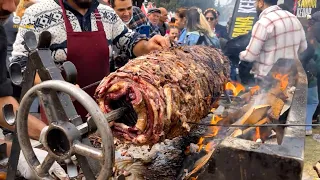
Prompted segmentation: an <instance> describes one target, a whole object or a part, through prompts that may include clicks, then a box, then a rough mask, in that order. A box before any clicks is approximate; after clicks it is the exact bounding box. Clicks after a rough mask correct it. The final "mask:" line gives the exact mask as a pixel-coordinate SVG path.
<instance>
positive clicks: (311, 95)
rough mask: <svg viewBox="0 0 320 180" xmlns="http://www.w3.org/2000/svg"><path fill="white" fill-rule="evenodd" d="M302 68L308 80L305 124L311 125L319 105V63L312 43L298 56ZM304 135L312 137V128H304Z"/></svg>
mask: <svg viewBox="0 0 320 180" xmlns="http://www.w3.org/2000/svg"><path fill="white" fill-rule="evenodd" d="M299 59H300V61H301V63H302V66H303V68H304V70H305V72H306V74H307V79H308V93H307V117H306V124H312V117H313V114H314V113H315V111H316V109H317V106H318V104H319V99H318V86H317V76H318V73H320V72H318V71H319V70H318V69H319V67H317V64H318V63H319V62H317V61H319V60H318V59H317V58H316V56H315V49H314V46H313V44H312V43H310V42H309V43H308V48H307V49H306V50H305V51H304V52H303V53H301V54H300V57H299ZM306 135H307V136H310V135H312V127H311V126H307V127H306Z"/></svg>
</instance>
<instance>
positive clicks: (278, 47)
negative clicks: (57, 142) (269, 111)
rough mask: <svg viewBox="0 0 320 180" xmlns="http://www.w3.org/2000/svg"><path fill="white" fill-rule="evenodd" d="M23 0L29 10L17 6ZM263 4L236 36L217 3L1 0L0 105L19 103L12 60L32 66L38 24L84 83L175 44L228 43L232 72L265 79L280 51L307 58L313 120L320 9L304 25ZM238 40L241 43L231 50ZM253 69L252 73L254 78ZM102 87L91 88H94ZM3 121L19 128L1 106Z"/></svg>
mask: <svg viewBox="0 0 320 180" xmlns="http://www.w3.org/2000/svg"><path fill="white" fill-rule="evenodd" d="M19 3H20V4H19ZM18 4H19V5H20V7H22V9H23V10H20V11H16V8H17V6H18ZM21 4H23V5H21ZM18 7H19V6H18ZM256 9H257V13H258V17H259V18H258V21H257V22H256V23H255V24H254V27H253V29H252V31H251V32H250V33H248V34H246V35H243V36H240V37H237V38H235V39H230V36H229V34H228V33H229V32H228V29H227V27H225V26H222V25H220V24H219V16H220V13H219V12H218V11H217V10H215V9H213V8H209V9H206V10H205V11H202V10H201V9H199V8H197V7H190V8H184V7H181V8H179V9H177V10H176V12H175V16H174V17H173V18H171V19H168V12H167V10H166V9H165V8H163V7H160V8H153V9H149V10H148V12H147V14H144V13H143V12H142V10H141V9H140V8H139V7H135V6H133V2H132V0H110V1H109V5H103V4H101V3H99V2H98V0H43V1H35V0H20V2H19V1H17V0H0V60H1V62H0V63H1V64H0V68H1V74H0V75H1V76H0V77H1V78H0V84H1V85H0V105H1V106H3V105H4V104H13V105H14V108H15V110H17V109H18V107H19V104H18V102H17V100H16V98H19V95H20V93H19V87H15V86H13V85H12V83H11V81H10V79H9V76H8V67H10V64H12V63H19V64H20V65H21V67H22V69H24V68H25V67H26V62H27V61H28V51H27V50H26V46H25V45H24V43H23V42H24V39H23V38H24V35H25V33H26V32H27V31H33V32H34V33H35V35H36V36H37V39H38V37H39V35H40V33H41V32H43V31H49V32H50V33H51V34H52V39H51V46H50V50H51V51H52V57H53V59H54V61H55V62H56V63H57V65H58V66H59V65H60V64H61V63H63V62H64V61H66V60H67V61H71V62H72V63H74V64H75V66H76V68H77V71H78V78H77V79H78V82H77V85H78V86H80V87H84V86H87V85H90V84H92V83H95V82H97V81H99V80H101V79H102V78H103V77H104V76H106V75H107V74H109V73H110V72H112V71H115V70H116V69H118V68H120V67H121V66H123V65H124V64H125V63H127V62H128V60H129V59H131V58H134V57H137V56H141V55H144V54H147V53H149V52H151V51H153V50H161V49H163V48H168V47H170V46H171V45H173V44H176V45H189V46H192V45H205V46H210V47H213V48H218V49H221V50H222V51H223V52H224V53H225V54H226V55H227V56H228V57H229V59H230V61H231V79H232V80H234V81H241V82H242V83H244V84H245V83H246V82H250V83H257V82H260V81H263V78H264V77H265V76H266V75H267V74H268V72H269V71H270V70H271V68H272V67H273V65H274V64H275V63H276V62H277V60H279V59H281V58H284V59H300V60H301V62H302V64H303V67H304V68H305V71H306V73H307V76H308V102H307V118H306V124H311V123H312V120H313V119H316V117H317V115H318V114H320V112H316V113H315V111H316V109H317V107H318V104H319V98H320V97H319V96H318V94H319V93H320V91H319V90H320V88H319V89H318V86H319V85H318V84H319V83H320V77H319V76H320V45H319V43H320V34H319V32H320V31H319V30H320V29H319V28H320V18H319V17H320V15H319V13H314V14H313V15H312V16H309V17H308V19H309V24H308V26H303V25H302V24H301V22H300V21H299V20H298V18H297V17H296V16H295V15H293V14H292V12H291V11H290V9H288V8H286V6H285V5H279V6H278V5H277V0H256ZM17 24H18V26H17ZM236 40H237V41H241V43H240V44H242V45H241V46H239V47H238V49H237V50H234V49H231V50H230V47H231V46H230V44H231V43H233V42H235V41H236ZM249 71H250V73H249ZM239 77H240V78H239ZM249 77H250V78H253V80H252V81H248V79H250V78H249ZM38 83H41V79H40V78H39V76H38V75H36V78H35V82H34V84H38ZM95 88H96V87H92V88H89V89H87V90H86V92H87V93H88V94H89V95H91V96H93V93H94V90H95ZM76 108H77V111H78V113H80V115H82V116H83V117H84V116H85V115H86V111H85V110H84V109H81V107H79V106H78V105H77V104H76ZM313 116H314V117H313ZM29 124H30V125H29V134H30V136H31V137H32V138H34V139H37V140H38V139H40V140H41V136H42V135H43V134H44V132H45V130H46V124H44V123H43V122H42V121H40V120H39V119H37V118H36V117H34V116H31V115H30V116H29ZM0 125H1V126H2V127H5V128H7V129H11V130H12V129H13V127H10V126H8V125H6V123H5V122H4V119H3V114H2V111H0ZM306 134H307V135H311V134H312V127H311V126H308V127H306ZM1 142H6V141H1ZM6 143H8V144H10V142H6ZM8 147H9V148H8V155H9V154H10V146H8ZM37 151H38V150H37ZM43 153H45V152H42V151H41V153H39V154H43ZM22 159H23V157H22ZM23 162H24V161H23ZM22 164H23V163H22ZM24 165H25V166H28V165H26V163H25V164H24ZM53 169H55V170H56V171H58V172H60V177H59V178H60V179H66V178H67V175H66V173H61V171H63V170H61V167H59V166H55V167H53ZM20 171H22V172H25V173H22V175H23V176H24V177H25V178H27V179H30V178H31V179H32V177H31V176H32V175H31V174H32V173H30V172H31V170H29V169H28V168H27V167H24V166H21V168H20ZM26 171H27V172H26ZM57 174H59V173H57ZM61 174H62V175H61Z"/></svg>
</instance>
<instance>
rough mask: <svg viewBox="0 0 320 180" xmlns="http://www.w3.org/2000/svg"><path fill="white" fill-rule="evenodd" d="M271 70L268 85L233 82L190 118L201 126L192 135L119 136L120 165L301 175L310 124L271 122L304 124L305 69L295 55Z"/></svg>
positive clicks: (147, 174)
mask: <svg viewBox="0 0 320 180" xmlns="http://www.w3.org/2000/svg"><path fill="white" fill-rule="evenodd" d="M271 72H272V73H271V79H269V80H268V81H264V82H268V83H265V84H267V85H265V86H263V85H262V86H253V87H251V88H250V89H249V90H248V88H245V87H243V86H241V84H239V83H234V82H230V83H228V84H227V85H226V90H227V91H226V93H225V95H224V97H221V98H220V100H219V101H218V102H217V103H216V108H215V109H213V110H214V111H212V113H211V114H209V115H208V116H207V117H206V118H204V119H203V120H202V121H201V122H200V123H194V122H189V123H191V124H192V123H193V124H197V125H198V126H197V127H196V128H194V129H192V130H191V131H190V132H189V134H188V135H187V136H183V137H177V138H174V139H171V140H164V141H163V142H160V143H157V144H154V145H144V146H142V145H133V144H125V143H122V142H121V141H120V140H117V139H115V147H116V161H115V166H116V167H115V168H116V169H118V170H119V171H122V172H123V170H125V171H127V172H130V173H131V175H130V176H128V178H127V179H168V180H169V179H170V180H171V179H194V178H197V179H222V180H224V179H228V180H229V179H231V180H232V179H267V178H268V179H270V178H273V179H290V180H291V179H300V178H301V175H302V168H303V150H304V136H305V127H303V126H301V127H296V126H295V127H293V126H272V124H304V122H305V113H306V112H305V109H306V108H305V107H306V91H307V80H306V75H305V72H304V70H303V68H302V65H301V63H300V62H299V61H292V60H283V61H278V63H277V65H275V66H274V68H273V70H272V71H271ZM275 82H276V85H274V83H275ZM262 84H264V83H262ZM270 87H271V88H270ZM228 91H231V94H230V92H228ZM241 91H242V93H240V92H241ZM258 92H262V93H258ZM288 92H291V95H290V93H288ZM257 102H259V103H257ZM290 106H291V108H290ZM289 108H290V109H289ZM288 109H289V110H288ZM286 114H287V115H286ZM280 115H282V116H281V117H280ZM268 124H269V125H271V127H270V126H264V127H256V126H260V125H268ZM217 125H219V126H217ZM230 125H232V127H230ZM250 125H254V127H249V126H250ZM241 126H242V127H241ZM97 137H98V136H94V138H92V139H94V140H93V141H94V143H96V146H99V138H97Z"/></svg>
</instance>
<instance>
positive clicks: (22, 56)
mask: <svg viewBox="0 0 320 180" xmlns="http://www.w3.org/2000/svg"><path fill="white" fill-rule="evenodd" d="M98 10H99V13H100V15H101V20H102V23H103V27H104V31H105V33H106V37H107V39H108V43H109V52H112V47H113V48H117V51H122V52H125V53H126V54H127V55H128V56H129V57H131V58H132V57H134V54H133V47H134V45H135V44H136V43H137V42H139V41H140V40H141V39H146V38H145V36H143V35H140V34H137V33H135V32H133V31H131V30H129V29H127V28H126V26H125V24H123V22H122V21H121V19H120V18H119V17H118V15H117V14H116V13H115V12H114V10H113V9H112V8H111V7H109V6H106V5H102V4H99V6H98ZM66 12H67V16H68V18H69V20H70V23H71V25H72V27H73V31H74V32H81V31H82V30H81V26H80V24H79V21H78V19H77V17H76V16H75V15H74V14H73V13H71V12H70V11H69V10H66ZM91 28H92V31H97V30H98V29H97V24H96V18H95V16H94V13H91ZM27 31H33V32H34V33H35V34H36V37H37V40H38V38H39V35H40V33H41V32H43V31H49V32H50V33H51V35H52V40H51V46H50V49H51V51H52V57H53V58H54V60H55V62H63V61H65V60H66V59H67V58H66V56H67V48H66V45H67V41H66V39H67V33H66V28H65V24H64V20H63V16H62V9H61V7H60V5H59V4H58V3H57V2H56V1H54V0H46V1H41V2H39V3H37V4H34V5H32V6H31V7H29V8H28V9H26V11H25V14H24V16H23V17H22V20H21V23H20V27H19V31H18V34H17V37H16V41H15V43H14V45H13V52H12V58H11V62H19V63H20V64H21V65H22V67H25V65H26V61H27V56H28V52H27V50H26V49H25V47H24V45H23V41H24V39H23V37H24V34H25V33H26V32H27ZM110 58H111V54H110Z"/></svg>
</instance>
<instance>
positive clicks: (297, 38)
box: [240, 0, 307, 79]
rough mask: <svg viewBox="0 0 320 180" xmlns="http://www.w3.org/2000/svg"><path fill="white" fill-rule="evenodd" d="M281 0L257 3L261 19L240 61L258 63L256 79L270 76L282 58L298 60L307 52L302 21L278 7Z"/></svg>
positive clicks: (255, 64)
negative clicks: (300, 54) (272, 69)
mask: <svg viewBox="0 0 320 180" xmlns="http://www.w3.org/2000/svg"><path fill="white" fill-rule="evenodd" d="M277 1H278V0H257V2H256V8H257V12H258V15H259V20H258V21H257V22H256V24H255V25H254V27H253V29H252V37H251V40H250V43H249V45H248V46H247V48H246V50H245V51H243V52H241V53H240V60H243V61H248V62H254V67H253V69H252V71H253V73H254V75H255V77H256V78H258V79H259V78H262V77H264V76H266V75H267V74H268V73H269V71H270V70H271V68H272V67H273V65H274V64H275V63H276V62H277V61H278V59H280V58H286V59H295V58H298V54H299V53H302V52H303V51H304V50H305V49H307V41H306V35H305V32H304V29H303V26H302V25H301V23H300V21H299V20H298V18H297V17H296V16H295V15H293V14H291V13H290V12H288V11H284V10H282V9H281V8H280V7H279V6H277Z"/></svg>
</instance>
